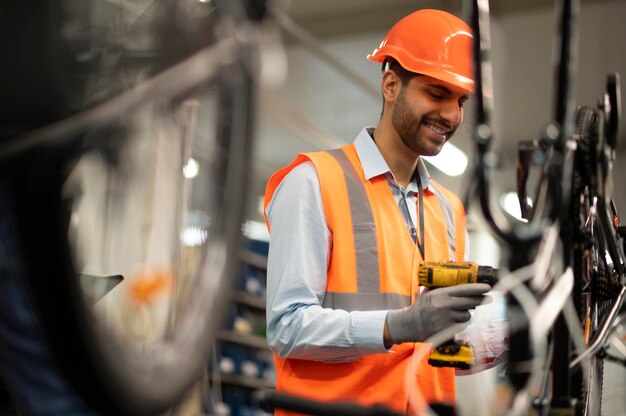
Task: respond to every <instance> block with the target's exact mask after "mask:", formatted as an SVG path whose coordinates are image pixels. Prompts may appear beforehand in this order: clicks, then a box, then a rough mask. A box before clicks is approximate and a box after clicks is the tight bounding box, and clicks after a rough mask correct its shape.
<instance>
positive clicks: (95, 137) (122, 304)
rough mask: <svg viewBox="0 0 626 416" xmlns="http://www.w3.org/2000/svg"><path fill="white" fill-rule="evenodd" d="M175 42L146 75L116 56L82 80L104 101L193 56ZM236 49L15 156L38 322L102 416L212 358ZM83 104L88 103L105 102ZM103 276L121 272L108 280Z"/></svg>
mask: <svg viewBox="0 0 626 416" xmlns="http://www.w3.org/2000/svg"><path fill="white" fill-rule="evenodd" d="M167 3H168V2H161V4H162V5H163V4H167ZM195 3H197V2H195ZM146 4H147V3H146ZM169 4H172V3H169ZM181 4H182V3H181ZM187 4H190V2H188V3H187ZM177 7H178V6H177ZM181 7H182V6H181ZM187 11H188V10H187ZM162 16H165V15H162ZM127 17H128V16H127ZM165 17H167V16H165ZM174 17H175V16H174ZM161 23H163V22H162V21H161ZM192 23H193V22H192ZM169 33H170V32H168V34H169ZM185 36H186V35H185ZM217 42H218V41H217V40H216V41H215V43H216V44H217ZM175 44H176V43H175V42H173V43H171V44H170V45H169V46H168V48H169V49H167V48H166V49H167V50H168V51H169V52H168V53H169V54H168V56H166V57H165V59H160V60H158V61H157V62H156V63H155V65H154V66H153V67H151V68H150V70H149V71H147V72H148V73H141V71H140V70H138V71H130V72H129V69H133V68H134V69H137V68H139V67H132V68H131V67H128V66H123V67H122V70H121V71H120V70H115V71H113V73H107V74H104V73H103V72H99V74H98V76H97V77H92V79H91V83H92V84H93V83H94V82H98V81H103V79H104V78H106V77H112V79H114V80H115V82H116V84H114V85H115V86H119V89H115V88H114V90H115V91H109V92H108V94H110V95H111V96H112V98H111V100H114V99H116V96H115V94H120V96H121V95H123V94H124V93H125V91H126V90H128V89H130V88H133V87H135V86H138V87H139V88H141V86H142V85H143V84H142V83H143V82H148V83H149V82H150V80H152V79H155V78H156V77H159V76H161V75H163V76H165V77H166V76H167V71H168V70H170V69H172V68H176V67H177V65H179V64H181V65H184V62H186V60H187V59H193V58H194V56H197V55H195V54H201V53H203V50H202V49H201V48H200V47H197V48H195V49H194V48H192V49H190V50H187V51H180V50H174V51H172V50H171V49H172V47H173V45H175ZM166 45H167V43H166ZM206 51H208V53H210V51H211V50H210V48H207V49H206ZM242 51H243V52H242ZM239 52H240V53H242V55H241V56H243V59H238V58H237V55H233V56H234V57H233V58H232V59H223V60H215V61H214V62H213V64H215V65H217V66H218V69H215V70H214V72H213V73H214V76H212V77H210V78H207V79H206V80H205V82H204V83H202V84H201V85H191V84H190V85H187V86H185V87H181V88H180V89H179V90H178V91H175V90H170V91H169V92H165V93H161V94H154V96H153V97H150V98H147V99H146V100H144V101H143V102H141V103H137V105H134V106H129V107H128V110H127V111H124V112H120V111H118V114H117V115H116V116H115V117H109V118H108V119H106V120H105V121H101V122H100V123H99V124H98V125H97V126H96V127H94V128H87V129H85V131H84V132H83V133H81V134H76V135H75V136H74V137H69V138H67V137H66V138H65V139H66V142H64V144H63V145H62V146H51V147H46V146H44V147H38V148H35V149H33V150H32V151H30V152H29V153H28V154H26V155H23V156H21V157H20V158H18V159H19V161H18V162H15V165H16V166H19V167H18V168H17V170H16V172H15V174H14V175H13V177H14V182H13V185H14V192H15V194H16V204H17V207H18V211H19V218H18V223H19V226H20V234H21V237H22V245H23V247H24V252H25V256H26V263H27V264H28V271H27V272H28V278H29V283H30V285H31V288H32V293H33V298H34V300H35V302H36V304H37V307H38V309H39V311H40V316H41V321H42V324H43V326H44V328H45V330H46V332H47V334H48V338H49V341H50V344H51V347H52V350H53V352H54V354H55V357H56V358H57V361H58V362H59V364H60V367H61V369H62V370H63V371H64V373H65V374H66V375H67V377H68V379H69V381H70V382H71V383H72V385H73V386H74V387H75V389H76V390H77V391H78V392H79V393H80V394H81V396H82V397H83V398H85V399H86V401H87V402H88V403H89V404H90V405H91V406H93V408H94V409H96V410H97V411H99V412H101V413H103V414H128V415H143V414H158V413H161V412H163V411H164V410H166V409H167V408H168V407H170V406H172V405H173V404H175V403H176V402H177V401H178V400H179V399H180V398H182V396H183V395H184V393H185V392H186V390H187V389H188V388H189V387H190V386H191V385H192V384H193V383H194V382H195V381H196V380H197V379H198V377H199V376H200V375H201V373H202V372H203V367H204V363H205V362H206V361H207V359H208V356H209V352H210V347H211V343H212V340H213V335H214V333H215V331H216V329H217V328H218V327H219V325H220V324H221V320H222V310H223V308H224V306H225V304H224V301H225V298H226V296H225V293H227V290H228V289H229V288H230V280H229V277H230V276H231V274H232V272H233V271H234V265H235V256H234V254H235V253H236V251H237V250H238V243H239V236H240V224H241V219H242V215H243V209H244V204H245V195H246V185H247V167H248V165H249V157H250V147H251V143H250V141H251V134H250V132H251V122H252V117H253V114H252V83H251V78H250V74H249V72H248V64H249V62H246V61H245V54H246V51H245V46H243V47H242V48H241V50H240V51H239ZM207 56H212V55H207ZM208 63H209V64H210V63H211V62H210V61H209V62H208ZM103 74H104V75H103ZM130 74H132V77H131V78H132V79H133V82H132V83H131V84H133V85H131V86H130V87H129V86H128V85H127V83H126V81H127V80H128V77H129V76H130ZM105 75H106V77H105ZM164 79H167V78H164ZM135 81H136V82H135ZM159 84H160V83H159V82H153V83H152V84H150V85H152V86H154V88H155V89H157V90H158V88H159ZM92 87H94V86H93V85H92ZM165 87H167V85H166V86H165ZM94 88H95V87H94ZM95 90H97V88H96V89H95ZM95 90H94V89H92V91H95ZM92 97H93V96H92ZM74 98H76V96H73V97H72V99H74ZM86 102H88V105H92V106H94V107H93V108H95V113H97V111H98V106H99V105H103V106H105V105H106V104H107V100H101V99H100V100H98V99H94V100H93V101H89V100H86ZM120 102H128V101H123V100H120ZM86 111H88V110H86ZM190 171H191V172H190ZM113 276H122V278H123V280H122V281H121V283H119V284H117V285H115V283H116V282H118V281H119V279H118V280H116V279H115V278H114V277H113Z"/></svg>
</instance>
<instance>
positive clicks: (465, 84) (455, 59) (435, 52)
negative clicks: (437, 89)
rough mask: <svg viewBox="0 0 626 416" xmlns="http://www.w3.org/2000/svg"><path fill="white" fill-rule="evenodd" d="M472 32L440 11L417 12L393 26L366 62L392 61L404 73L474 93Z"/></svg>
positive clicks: (451, 16) (452, 17)
mask: <svg viewBox="0 0 626 416" xmlns="http://www.w3.org/2000/svg"><path fill="white" fill-rule="evenodd" d="M473 39H474V37H473V36H472V30H471V29H470V28H469V26H468V25H467V24H465V22H463V21H462V20H461V19H459V18H458V17H456V16H454V15H451V14H450V13H446V12H444V11H441V10H430V9H425V10H418V11H416V12H413V13H411V14H410V15H408V16H406V17H404V18H402V19H401V20H400V21H398V23H396V24H395V25H394V26H393V27H392V28H391V30H389V33H387V36H385V39H383V41H382V42H381V44H380V46H379V47H378V48H376V49H374V52H372V53H371V54H370V55H367V59H369V60H370V61H375V62H381V63H383V62H385V60H386V59H387V58H393V59H395V60H396V61H398V63H399V64H400V65H402V67H403V68H404V69H406V70H408V71H411V72H416V73H418V74H424V75H428V76H430V77H433V78H437V79H440V80H442V81H445V82H449V83H450V84H453V85H456V86H458V87H460V88H463V89H465V90H467V91H469V92H473V91H474V73H473V63H472V42H473Z"/></svg>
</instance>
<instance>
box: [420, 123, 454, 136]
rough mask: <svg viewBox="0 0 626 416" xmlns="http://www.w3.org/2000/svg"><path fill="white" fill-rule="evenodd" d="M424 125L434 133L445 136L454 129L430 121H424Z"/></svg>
mask: <svg viewBox="0 0 626 416" xmlns="http://www.w3.org/2000/svg"><path fill="white" fill-rule="evenodd" d="M424 126H426V127H427V128H428V129H430V130H431V131H433V132H434V133H436V134H438V135H439V136H443V137H447V135H448V134H450V132H451V131H452V129H449V128H444V127H441V126H440V125H437V124H433V123H428V122H426V123H424Z"/></svg>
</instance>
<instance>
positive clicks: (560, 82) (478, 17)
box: [468, 0, 626, 413]
mask: <svg viewBox="0 0 626 416" xmlns="http://www.w3.org/2000/svg"><path fill="white" fill-rule="evenodd" d="M471 6H472V28H473V30H474V34H475V38H476V39H477V42H476V43H475V49H474V52H475V55H474V60H475V71H476V85H477V93H476V98H477V106H476V107H477V111H476V126H475V130H474V132H475V135H474V140H475V149H476V155H477V158H476V166H475V171H474V175H475V177H476V178H478V180H477V181H476V185H475V188H474V189H471V190H470V193H469V194H468V195H470V198H468V199H469V200H470V201H471V200H472V198H475V199H477V200H478V201H479V203H480V208H481V214H482V215H483V217H484V218H485V220H486V222H487V224H488V226H489V228H490V230H491V231H492V233H493V234H494V235H495V236H496V237H497V238H499V239H500V240H502V241H503V242H504V243H505V244H506V246H507V247H508V250H507V252H508V254H509V257H508V258H507V259H506V261H507V262H508V268H509V270H511V271H513V272H514V273H515V271H516V270H518V269H521V268H524V267H525V266H527V265H530V264H532V261H531V259H532V257H533V255H534V254H533V253H535V252H536V253H538V254H537V259H540V258H541V257H542V256H544V257H546V258H549V257H548V256H550V254H551V252H549V251H546V249H545V245H544V246H543V247H539V248H538V246H539V242H540V240H541V238H542V237H543V236H544V235H546V232H549V230H551V229H556V230H557V231H558V235H559V240H560V244H561V246H562V247H563V255H562V258H561V261H562V269H563V270H564V273H565V274H564V275H563V276H565V275H567V274H568V273H570V274H571V268H572V266H573V264H574V262H575V261H576V259H575V258H573V247H572V241H573V235H574V232H575V230H574V229H573V227H572V225H571V221H569V220H568V215H569V213H570V206H571V204H577V203H579V201H575V200H571V198H570V196H571V190H572V178H573V171H574V163H575V161H574V153H575V150H576V141H575V137H573V133H574V123H573V121H572V120H573V113H574V105H573V93H572V90H573V87H574V85H573V84H574V82H573V81H574V78H575V68H576V63H575V62H574V60H573V56H574V55H575V53H574V52H573V51H574V50H575V47H576V42H577V19H578V10H579V2H578V1H576V0H563V1H561V2H560V7H559V16H558V17H559V19H558V26H559V32H558V33H557V38H558V40H559V44H558V46H559V54H558V56H557V62H556V82H555V85H556V102H555V105H554V115H553V120H554V122H553V123H551V124H550V125H548V126H547V127H546V129H545V132H544V137H543V138H542V142H541V145H542V150H543V152H542V154H543V156H544V163H543V165H542V169H541V170H542V175H541V178H540V180H539V181H538V183H539V187H540V188H538V189H537V195H536V197H537V196H538V195H539V194H540V191H544V192H543V194H544V195H545V201H542V202H543V205H542V206H541V207H539V208H540V209H539V208H538V207H537V206H534V207H532V208H530V207H529V206H528V205H527V204H526V197H527V194H526V191H525V182H526V179H527V175H526V172H524V169H525V168H526V167H527V166H528V165H529V163H530V161H529V156H530V152H531V150H532V149H528V148H526V149H522V150H520V165H518V166H519V167H518V169H519V170H522V173H521V175H518V185H519V184H521V185H522V189H520V190H518V194H519V197H520V203H521V206H522V212H523V213H525V214H527V215H528V216H527V218H531V219H532V221H531V222H530V223H528V224H516V225H512V224H510V223H509V224H505V223H503V222H502V220H501V218H498V217H497V213H495V212H494V211H493V210H492V207H491V205H490V201H491V198H490V183H489V181H488V178H487V175H488V172H489V170H490V166H489V164H488V155H489V149H490V145H491V142H492V140H493V137H492V130H491V128H490V126H489V122H490V116H491V113H492V103H491V101H490V99H489V98H488V97H491V96H493V95H492V94H491V79H492V74H491V63H490V61H489V59H488V57H489V53H490V49H491V47H490V35H489V8H488V2H487V1H486V0H475V1H472V2H471ZM607 89H608V90H609V91H608V93H607V96H608V99H605V101H606V102H607V103H608V104H605V107H604V110H605V112H606V113H607V115H608V117H609V122H608V129H607V130H608V131H606V132H600V135H601V136H602V135H603V134H604V135H605V136H604V137H605V138H604V139H603V140H602V141H603V142H602V143H601V145H600V146H601V149H600V152H601V153H602V156H601V157H602V158H601V160H598V161H596V160H593V163H595V164H596V166H598V169H597V170H598V172H599V180H600V182H601V183H600V184H599V189H600V190H601V192H600V194H599V195H598V196H597V211H596V215H597V218H598V220H599V225H600V231H601V234H602V235H601V236H600V238H601V239H602V241H604V242H605V243H606V249H607V252H608V253H609V256H610V258H611V260H612V262H613V265H614V267H615V273H616V274H617V275H618V276H619V284H620V287H621V289H620V291H619V294H617V296H616V297H615V298H614V299H613V301H612V306H611V309H610V311H609V312H608V313H606V315H605V316H604V319H603V321H602V323H601V324H600V328H599V330H598V331H597V332H595V334H594V337H593V339H592V340H591V341H590V343H589V345H588V346H587V347H584V349H583V350H582V351H581V345H582V344H581V342H580V340H579V338H580V337H581V334H582V331H580V328H576V327H575V326H576V325H580V318H579V317H575V318H573V317H572V308H571V307H566V305H567V304H565V303H561V305H560V309H561V311H560V312H559V311H558V310H557V311H555V312H557V313H558V315H559V318H558V319H557V320H556V322H555V323H554V325H553V326H552V328H551V331H550V332H551V334H552V342H553V344H554V345H553V348H554V351H555V352H554V353H553V354H552V356H551V357H550V358H549V360H550V362H551V372H552V376H553V377H552V379H553V386H552V394H551V399H550V403H549V404H548V403H547V400H546V399H545V398H541V397H540V398H538V399H537V400H535V407H537V408H538V409H539V411H542V410H545V408H546V407H550V408H551V409H563V410H565V409H568V410H572V409H574V408H575V407H576V404H575V403H574V400H573V398H574V397H575V395H574V393H573V391H572V385H571V383H570V380H571V379H572V374H573V372H574V371H575V370H577V367H578V366H580V365H581V364H582V363H583V362H585V361H588V360H589V359H591V358H592V357H594V356H596V355H598V354H600V352H601V351H603V348H602V347H603V345H605V343H606V341H607V339H608V337H609V335H610V331H611V329H612V327H613V325H614V323H615V322H616V320H617V317H618V313H619V311H620V310H621V308H622V305H623V303H624V295H625V293H626V287H625V286H624V283H625V282H626V281H625V278H626V276H625V275H624V264H626V257H625V256H624V253H623V251H622V248H621V247H620V246H619V243H618V240H619V238H620V237H619V236H618V235H617V230H616V225H617V224H614V218H616V212H615V213H614V216H613V217H611V216H610V214H609V206H610V190H611V187H610V175H611V167H612V160H613V158H614V152H615V144H616V140H617V128H618V125H619V79H618V78H617V77H614V78H613V79H612V81H611V79H610V80H609V85H608V86H607ZM611 105H612V107H610V106H611ZM594 169H595V167H594ZM546 189H547V191H546ZM594 191H595V190H592V192H594ZM537 199H538V198H536V199H535V201H537ZM543 271H544V272H547V268H544V270H543ZM537 277H538V280H537V282H535V284H532V283H531V284H527V285H528V289H529V290H530V291H531V293H532V294H533V296H534V298H535V299H536V302H537V305H538V307H537V310H539V309H540V308H541V307H542V306H544V305H546V304H547V302H548V301H553V299H552V298H551V297H550V296H549V294H548V293H549V292H550V288H551V287H557V286H556V285H558V284H559V281H561V279H554V278H550V277H549V276H545V275H544V276H537ZM574 278H576V277H574ZM519 284H522V282H521V281H520V282H519ZM571 292H572V288H571V287H570V288H569V289H568V290H567V291H566V292H565V293H566V294H568V293H571ZM508 298H509V304H510V319H511V328H512V330H511V334H510V339H511V342H510V345H511V351H510V356H509V357H510V364H509V379H510V382H511V384H512V386H513V387H514V389H515V390H516V391H517V392H518V393H519V392H522V391H524V390H525V388H526V387H527V386H528V384H529V382H530V379H531V376H532V374H531V373H530V372H529V368H528V366H527V365H526V364H527V363H528V362H529V361H530V360H531V359H532V358H533V357H535V356H537V355H538V354H539V353H540V351H538V350H537V346H538V345H539V344H540V341H541V340H537V339H533V338H536V337H538V336H544V337H545V336H546V335H547V334H546V333H545V332H544V331H536V330H535V328H534V327H533V325H537V324H538V323H537V322H534V320H533V318H534V316H533V315H530V314H529V312H528V310H527V308H526V309H525V308H522V307H521V305H520V302H519V299H518V297H516V296H513V295H509V297H508ZM549 322H551V321H549ZM572 342H574V343H575V344H576V345H577V346H578V347H577V349H578V350H579V353H578V356H577V357H576V358H575V359H574V360H573V361H570V358H569V357H570V356H571V352H572ZM541 390H542V391H544V390H545V388H544V389H541ZM514 402H515V400H514ZM529 405H531V401H530V400H527V403H525V404H524V403H521V404H520V403H518V404H517V405H516V407H515V408H514V409H513V410H514V412H513V413H516V412H519V413H521V412H523V411H524V409H523V408H524V406H529Z"/></svg>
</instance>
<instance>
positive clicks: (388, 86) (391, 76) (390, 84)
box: [381, 69, 402, 102]
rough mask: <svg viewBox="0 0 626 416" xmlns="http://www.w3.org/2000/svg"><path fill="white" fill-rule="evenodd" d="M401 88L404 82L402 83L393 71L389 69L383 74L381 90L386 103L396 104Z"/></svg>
mask: <svg viewBox="0 0 626 416" xmlns="http://www.w3.org/2000/svg"><path fill="white" fill-rule="evenodd" d="M401 87H402V81H400V78H399V77H398V75H397V74H396V73H395V72H394V71H393V70H392V69H388V70H387V71H385V72H384V73H383V76H382V79H381V89H382V93H383V99H384V100H385V102H394V101H395V100H396V97H397V96H398V93H399V92H400V88H401Z"/></svg>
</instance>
